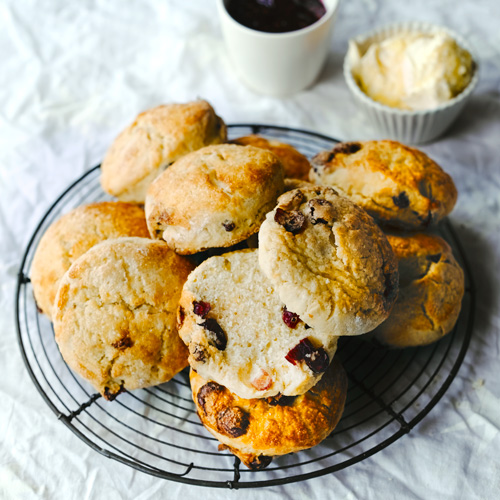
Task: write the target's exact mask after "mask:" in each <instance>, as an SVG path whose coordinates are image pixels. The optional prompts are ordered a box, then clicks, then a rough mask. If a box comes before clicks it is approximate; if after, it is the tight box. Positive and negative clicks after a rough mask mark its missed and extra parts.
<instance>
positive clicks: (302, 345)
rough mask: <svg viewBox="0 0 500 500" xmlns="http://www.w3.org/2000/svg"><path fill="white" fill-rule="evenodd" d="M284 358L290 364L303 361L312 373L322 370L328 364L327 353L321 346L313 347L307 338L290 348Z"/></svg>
mask: <svg viewBox="0 0 500 500" xmlns="http://www.w3.org/2000/svg"><path fill="white" fill-rule="evenodd" d="M285 359H286V360H287V361H288V362H289V363H292V365H296V364H297V363H299V362H301V361H304V362H305V363H306V365H307V366H308V367H309V368H310V369H311V370H312V371H313V372H314V373H321V372H324V371H325V370H326V369H327V368H328V365H329V364H330V359H329V358H328V353H327V352H326V351H325V350H324V349H323V348H322V347H316V348H315V347H314V346H313V345H312V343H311V341H310V340H309V339H308V338H305V339H302V340H301V341H300V342H299V343H298V344H297V345H296V346H295V347H293V348H292V349H290V351H289V352H288V354H287V355H286V356H285Z"/></svg>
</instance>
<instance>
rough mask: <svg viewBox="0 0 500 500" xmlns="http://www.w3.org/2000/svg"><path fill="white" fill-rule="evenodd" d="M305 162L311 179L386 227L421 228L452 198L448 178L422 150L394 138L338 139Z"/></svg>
mask: <svg viewBox="0 0 500 500" xmlns="http://www.w3.org/2000/svg"><path fill="white" fill-rule="evenodd" d="M311 163H312V167H313V168H312V169H311V174H310V180H311V182H313V183H315V184H319V185H326V186H332V187H334V188H335V189H336V190H337V191H338V192H339V193H340V194H343V195H344V196H347V197H349V198H350V199H351V200H352V201H354V202H355V203H357V204H358V205H360V206H361V207H363V208H364V209H365V210H366V211H367V212H368V213H369V214H370V215H371V216H372V217H374V218H375V219H377V220H378V221H379V222H380V223H383V224H387V225H390V226H394V227H399V228H402V229H408V230H418V229H423V228H426V227H428V226H430V225H432V224H434V223H436V222H438V221H439V220H441V219H442V218H443V217H445V216H446V215H448V214H449V213H450V212H451V211H452V210H453V207H454V206H455V202H456V200H457V190H456V188H455V184H454V183H453V180H452V178H451V177H450V176H449V175H448V174H447V173H445V172H444V171H443V170H442V169H441V167H440V166H439V165H438V164H437V163H435V162H434V161H432V160H431V159H430V158H429V157H428V156H427V155H426V154H425V153H423V152H421V151H418V150H417V149H414V148H410V147H408V146H404V145H403V144H400V143H399V142H395V141H367V142H346V143H340V144H337V145H336V146H335V147H334V148H333V149H332V150H331V151H323V152H321V153H318V154H317V155H316V156H315V157H314V158H313V159H312V160H311Z"/></svg>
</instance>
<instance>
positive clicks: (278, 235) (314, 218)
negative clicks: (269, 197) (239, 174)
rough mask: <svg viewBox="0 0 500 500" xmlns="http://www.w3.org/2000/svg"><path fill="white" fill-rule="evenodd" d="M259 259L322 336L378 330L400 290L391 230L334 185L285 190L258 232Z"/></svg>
mask: <svg viewBox="0 0 500 500" xmlns="http://www.w3.org/2000/svg"><path fill="white" fill-rule="evenodd" d="M259 264H260V267H261V269H262V271H263V272H264V274H265V275H266V277H267V278H268V279H269V281H270V282H271V283H272V284H273V287H274V288H275V290H276V291H277V293H278V295H279V297H280V299H281V301H282V302H283V303H284V304H285V305H286V307H287V309H288V310H290V311H293V312H294V313H296V314H298V315H299V316H300V318H301V319H302V320H303V321H304V322H305V323H307V324H308V325H309V326H311V327H313V328H314V329H315V332H316V333H317V334H318V335H319V332H327V333H329V334H330V335H332V334H333V335H340V336H341V335H359V334H362V333H366V332H368V331H370V330H373V329H374V328H375V327H376V326H377V325H379V324H380V323H381V322H382V321H384V320H385V319H386V318H387V317H388V316H389V313H390V311H391V309H392V306H393V304H394V301H395V300H396V296H397V290H398V270H397V262H396V258H395V257H394V253H393V252H392V249H391V246H390V245H389V242H388V241H387V238H386V236H385V234H384V233H383V232H382V231H381V230H380V228H379V227H378V226H377V225H376V224H375V222H374V221H373V219H372V218H371V217H370V216H369V215H368V214H367V213H366V212H365V211H364V210H363V209H362V208H360V207H358V206H357V205H355V204H354V203H353V202H351V201H350V200H348V199H347V198H344V197H343V196H340V195H339V194H338V193H337V192H336V191H335V190H334V189H333V188H330V187H324V186H317V187H313V188H301V189H295V190H294V191H289V192H287V193H285V194H283V195H282V196H280V198H279V199H278V206H277V207H276V208H275V209H274V210H273V211H272V212H270V213H269V214H268V215H267V217H266V220H265V221H264V223H263V224H262V226H261V229H260V231H259Z"/></svg>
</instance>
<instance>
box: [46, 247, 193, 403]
mask: <svg viewBox="0 0 500 500" xmlns="http://www.w3.org/2000/svg"><path fill="white" fill-rule="evenodd" d="M192 269H193V266H192V264H191V263H190V262H189V261H188V260H187V259H186V258H183V257H181V256H179V255H176V254H175V253H174V252H173V251H172V250H170V249H169V248H168V247H167V245H166V244H165V243H164V242H161V241H154V240H150V239H146V238H118V239H115V240H107V241H104V242H102V243H99V244H98V245H96V246H94V247H92V248H91V249H90V250H89V251H88V252H86V253H85V254H84V255H82V256H81V257H80V258H79V259H77V260H76V261H75V262H74V263H73V264H72V266H71V267H70V268H69V270H68V271H67V273H66V274H65V275H64V277H63V279H62V280H61V283H60V286H59V290H58V292H57V296H56V302H55V304H54V313H55V314H54V331H55V338H56V342H57V344H58V346H59V349H60V351H61V354H62V355H63V358H64V360H65V361H66V362H67V363H68V365H69V366H70V367H71V368H72V369H73V370H74V371H76V372H77V373H79V374H80V375H81V376H83V377H84V378H85V379H87V380H88V381H89V382H90V383H91V384H92V385H93V386H94V387H95V388H96V389H97V390H98V391H99V392H100V393H101V394H102V395H103V396H104V397H105V398H107V399H112V398H113V397H114V396H116V395H117V394H118V393H119V392H121V391H122V390H132V389H137V388H141V387H148V386H150V385H156V384H161V383H163V382H166V381H167V380H169V379H170V378H172V377H173V376H174V375H175V374H176V373H178V372H179V371H180V370H182V369H183V368H184V367H185V366H186V365H187V354H188V353H187V349H186V348H185V346H184V344H183V342H182V341H181V339H180V337H179V335H178V333H177V328H176V309H177V305H178V301H179V297H180V293H181V289H182V285H183V284H184V281H185V280H186V279H187V276H188V274H189V273H190V272H191V270H192Z"/></svg>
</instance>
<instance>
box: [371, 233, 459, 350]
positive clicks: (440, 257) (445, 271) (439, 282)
mask: <svg viewBox="0 0 500 500" xmlns="http://www.w3.org/2000/svg"><path fill="white" fill-rule="evenodd" d="M387 237H388V239H389V243H390V244H391V246H392V249H393V250H394V253H395V255H396V258H397V259H398V262H399V297H398V299H397V301H396V303H395V305H394V308H393V310H392V312H391V315H390V316H389V318H388V319H387V320H386V321H384V322H383V323H382V324H381V325H380V326H378V328H376V329H375V331H374V335H375V337H376V338H377V339H378V340H379V341H380V342H381V343H383V344H386V345H389V346H392V347H410V346H419V345H427V344H430V343H432V342H435V341H436V340H439V339H440V338H441V337H443V336H444V335H446V334H447V333H449V332H450V331H451V330H452V328H453V327H454V325H455V323H456V321H457V319H458V315H459V313H460V308H461V304H462V297H463V295H464V273H463V271H462V269H461V267H460V266H459V264H458V263H457V261H456V260H455V258H454V257H453V253H452V250H451V248H450V246H449V245H448V243H446V241H444V240H443V239H442V238H440V237H439V236H435V235H431V234H423V233H417V234H406V235H405V234H399V235H397V234H389V235H388V236H387Z"/></svg>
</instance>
